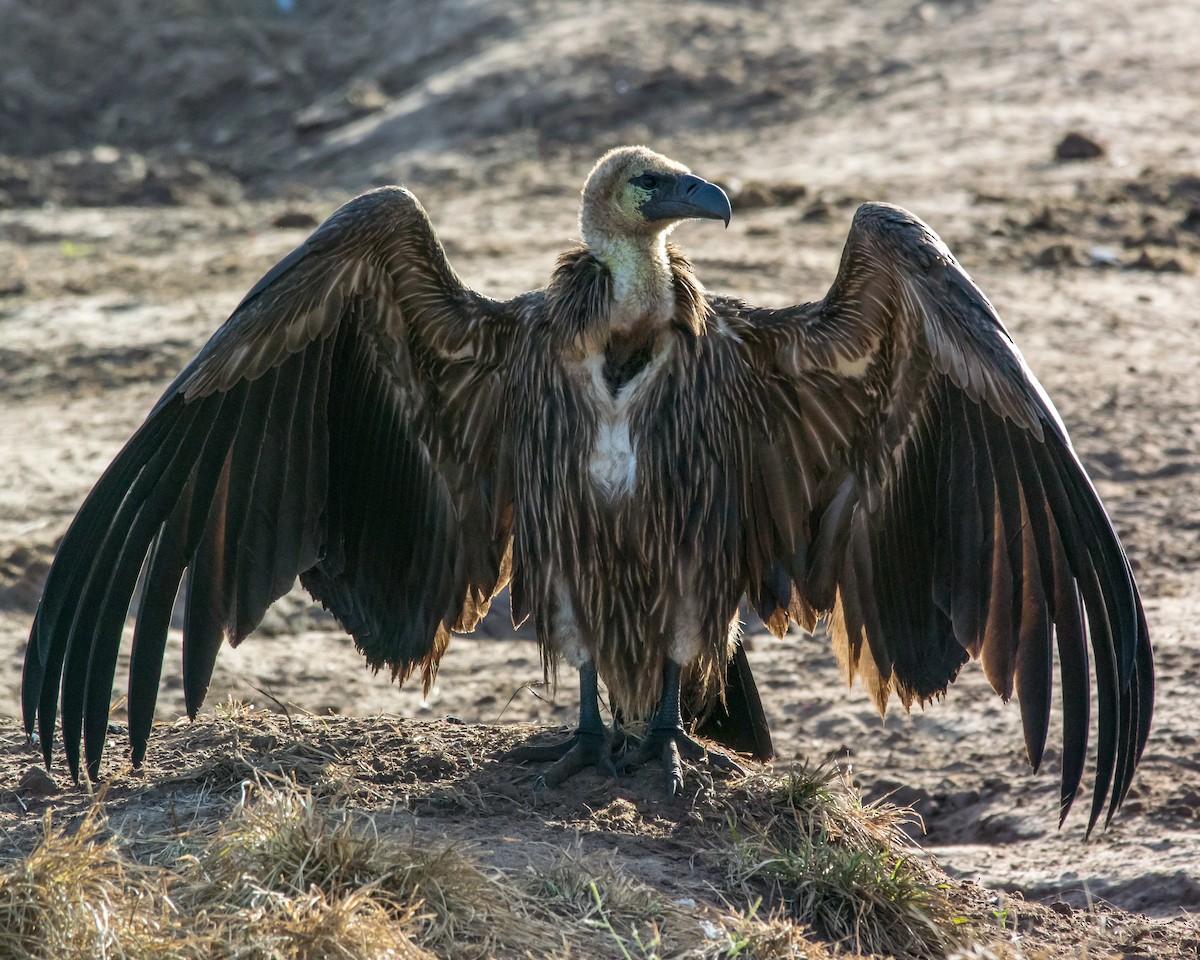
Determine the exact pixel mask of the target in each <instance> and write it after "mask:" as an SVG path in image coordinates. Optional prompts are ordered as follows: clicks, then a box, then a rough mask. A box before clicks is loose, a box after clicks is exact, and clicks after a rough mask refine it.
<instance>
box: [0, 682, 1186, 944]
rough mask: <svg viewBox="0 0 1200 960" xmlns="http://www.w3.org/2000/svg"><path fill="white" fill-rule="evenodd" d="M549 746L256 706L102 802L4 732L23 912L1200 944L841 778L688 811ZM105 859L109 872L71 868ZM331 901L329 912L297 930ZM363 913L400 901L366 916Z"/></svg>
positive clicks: (210, 933)
mask: <svg viewBox="0 0 1200 960" xmlns="http://www.w3.org/2000/svg"><path fill="white" fill-rule="evenodd" d="M113 733H114V734H115V735H116V736H117V737H119V735H120V728H119V727H116V728H114V730H113ZM528 733H529V728H528V727H501V726H487V727H474V726H470V725H463V724H457V723H445V722H440V723H436V722H435V723H430V722H414V721H396V720H382V719H355V718H329V719H316V718H309V717H296V718H291V717H289V718H286V719H285V718H283V717H279V716H274V715H269V714H261V713H252V712H250V711H248V710H246V709H245V708H243V707H239V706H236V705H231V706H229V707H228V708H227V710H226V711H225V712H224V713H223V714H222V715H220V716H219V717H218V718H217V719H215V720H207V721H204V722H201V723H197V724H194V725H193V724H175V725H172V726H169V727H168V726H162V727H160V728H159V729H158V730H157V731H156V737H155V748H154V751H153V753H152V757H151V759H150V762H149V764H148V766H147V767H146V768H145V769H143V770H141V771H125V772H120V773H117V774H115V775H114V776H112V777H111V778H110V779H109V780H108V781H107V782H106V783H105V784H104V785H103V787H102V788H101V789H100V792H99V794H98V795H97V796H96V797H95V798H93V797H92V796H89V795H88V794H87V793H85V792H84V791H82V790H79V789H77V788H74V787H72V786H69V785H66V784H62V783H56V782H54V781H53V780H50V779H49V778H47V777H45V776H44V775H40V774H39V775H37V776H33V775H26V776H24V777H22V776H21V775H20V771H21V770H23V769H24V770H34V771H36V770H37V768H36V767H32V766H31V764H33V763H35V758H34V755H33V750H31V748H30V747H28V746H27V745H25V744H23V743H22V742H21V741H22V737H21V736H20V734H18V733H17V732H16V731H15V730H14V729H13V725H12V724H11V723H2V724H0V775H2V776H3V782H5V783H11V784H14V785H17V784H18V783H19V786H16V788H15V789H11V790H7V791H5V792H4V793H3V794H0V816H3V817H4V820H5V830H6V835H7V836H8V837H9V841H10V847H11V851H10V855H9V856H10V857H12V856H13V855H15V856H16V857H17V858H21V857H25V856H28V855H30V854H32V856H30V859H29V860H27V861H22V860H21V859H17V860H16V862H15V863H13V864H11V865H9V866H7V867H0V921H3V920H4V919H5V918H8V919H12V918H13V917H21V916H28V915H29V914H30V913H33V912H34V911H37V913H36V915H37V916H38V917H39V919H40V923H41V931H42V932H41V935H40V938H39V942H38V943H37V944H36V945H35V947H34V950H33V955H35V956H41V955H43V954H41V953H39V952H38V951H39V950H45V949H46V946H45V945H46V944H47V943H57V942H59V941H58V939H56V938H61V939H62V941H63V942H64V943H67V944H69V943H70V942H71V936H70V935H71V934H74V936H75V937H78V936H81V935H84V934H85V932H86V931H92V935H93V936H94V935H95V931H96V929H97V927H98V926H99V929H100V930H101V931H102V932H103V933H104V934H106V935H107V936H108V938H109V939H110V940H112V941H115V942H118V943H122V944H123V945H124V946H125V947H126V949H129V948H130V947H131V945H134V944H137V943H140V942H142V939H141V938H145V939H146V940H149V941H151V942H153V943H156V944H158V949H161V947H162V944H163V943H164V942H171V943H174V950H173V951H172V953H173V955H179V956H187V957H191V956H205V957H208V956H226V955H231V956H232V955H240V954H236V953H235V952H234V951H233V950H232V949H231V942H236V941H237V940H238V939H239V938H240V937H241V936H242V934H241V933H239V932H238V931H239V930H240V929H244V925H245V924H246V922H247V921H248V919H249V917H250V915H251V914H250V911H251V910H253V911H255V912H254V913H253V916H254V918H255V919H254V921H253V922H254V924H255V927H256V928H261V929H262V931H263V934H262V935H263V937H264V940H263V942H262V944H261V945H260V950H261V951H263V952H262V953H261V954H256V955H264V956H271V957H274V956H277V955H279V956H282V955H292V954H290V953H288V949H289V947H290V949H292V950H293V951H294V950H295V949H297V948H298V946H299V945H301V944H304V943H309V944H310V945H311V943H312V939H313V938H314V937H315V936H316V935H317V934H318V933H319V932H320V931H321V930H328V929H329V926H330V925H331V924H332V922H333V921H334V920H335V919H337V918H339V917H340V918H341V923H343V924H345V929H344V931H343V933H342V935H341V937H340V940H339V949H340V951H343V955H345V956H348V957H360V956H376V955H378V951H380V950H381V947H379V946H378V945H376V946H374V947H372V938H381V937H384V935H385V934H384V932H383V931H381V930H380V929H378V928H376V927H374V926H370V925H367V924H365V918H366V917H368V916H369V917H376V916H386V917H390V918H391V931H392V932H391V934H390V936H392V937H399V938H400V940H401V941H402V943H403V945H405V952H403V954H402V955H405V956H408V955H410V953H409V951H411V950H412V949H413V945H415V946H416V947H417V948H419V949H420V950H428V951H430V952H431V953H432V954H436V955H439V956H451V957H475V956H495V957H501V958H505V957H518V956H528V955H529V954H528V952H527V951H529V950H533V951H535V952H536V953H537V954H538V955H542V956H563V957H566V956H589V957H613V958H619V957H626V958H627V957H629V956H631V955H635V954H636V955H645V956H663V957H667V956H669V957H690V958H695V960H704V958H712V960H717V958H722V957H734V956H741V957H759V958H776V957H778V958H783V957H790V956H796V955H797V953H798V952H799V953H802V954H803V955H804V956H809V957H816V958H823V957H827V956H832V955H837V956H845V957H855V956H859V955H861V954H870V955H880V954H885V955H896V956H906V957H914V958H915V957H942V956H946V955H948V954H949V953H950V952H952V951H954V950H955V949H959V950H965V951H966V954H967V955H969V956H974V957H980V958H987V957H997V958H998V957H1013V956H1022V955H1036V956H1040V957H1076V956H1078V955H1079V949H1080V947H1081V945H1082V946H1084V947H1087V946H1091V945H1096V946H1099V945H1100V944H1103V945H1104V947H1105V948H1116V949H1120V950H1121V951H1122V952H1123V953H1125V954H1126V955H1130V954H1131V952H1134V951H1136V952H1139V953H1140V952H1141V951H1144V950H1146V949H1153V950H1154V952H1155V953H1156V954H1157V955H1159V956H1162V957H1164V958H1174V957H1184V956H1188V955H1189V951H1191V950H1194V949H1195V947H1196V945H1197V943H1198V942H1200V941H1197V934H1198V933H1200V931H1198V930H1197V928H1196V926H1195V925H1194V924H1193V923H1190V922H1187V921H1180V920H1175V921H1147V920H1144V919H1141V918H1137V917H1134V916H1131V915H1129V914H1126V913H1122V912H1121V911H1118V910H1113V909H1110V908H1107V907H1105V906H1102V905H1098V904H1091V905H1088V906H1087V907H1086V908H1085V909H1078V910H1077V909H1074V908H1072V907H1071V906H1069V905H1067V904H1065V903H1062V902H1056V903H1055V904H1054V905H1053V906H1052V907H1045V906H1039V905H1037V904H1031V903H1027V902H1025V901H1024V900H1023V899H1022V898H1021V897H1019V896H1003V895H1000V896H998V895H996V894H993V893H990V892H989V891H986V890H983V889H981V888H979V887H977V886H976V885H974V884H972V883H962V882H959V881H956V880H953V879H951V878H950V877H947V876H946V875H945V874H942V873H941V872H940V871H939V870H938V869H937V867H936V865H934V864H933V863H931V862H929V861H928V860H927V859H926V858H924V857H923V856H922V855H921V854H920V852H919V851H918V850H917V848H915V847H914V846H912V845H911V844H910V843H909V842H908V841H906V840H905V838H904V836H903V834H901V833H900V832H899V830H898V827H899V826H900V824H901V823H902V821H903V819H904V814H903V813H902V812H900V811H897V810H896V809H895V808H893V807H891V806H890V805H888V804H877V805H871V806H866V807H864V806H863V805H862V803H861V800H860V799H859V797H858V795H857V794H856V792H855V791H854V790H853V789H851V788H849V787H848V786H847V783H846V781H845V779H844V777H843V776H842V775H841V774H840V773H839V772H838V770H837V769H836V768H835V767H824V768H821V769H816V770H813V769H805V768H798V769H794V770H791V771H789V772H783V773H775V774H763V773H760V772H754V771H752V772H751V773H750V774H749V775H746V776H744V777H736V778H734V779H733V780H730V781H725V780H722V779H719V778H718V779H717V780H715V781H714V780H713V779H712V778H710V777H709V776H708V775H707V774H706V773H705V772H703V771H702V770H696V769H692V770H689V773H688V782H687V784H686V791H685V792H686V795H685V796H684V797H679V798H675V799H669V798H667V797H666V796H665V795H664V793H663V784H662V782H661V780H662V777H661V771H656V770H654V769H648V770H643V771H640V772H638V773H637V774H635V775H634V776H631V777H626V778H623V779H622V780H620V781H612V780H610V779H608V778H607V777H604V776H601V775H599V774H597V773H594V772H585V773H582V774H580V775H579V776H578V777H576V778H575V779H574V780H572V781H570V782H569V783H568V785H566V786H565V787H564V788H561V789H556V790H549V791H535V789H534V787H533V785H532V782H533V778H534V775H535V773H536V771H531V770H528V769H525V768H522V767H519V766H516V765H514V764H513V763H511V762H510V761H508V760H506V759H505V758H504V752H505V751H506V750H507V749H509V748H510V747H511V746H512V745H513V744H514V743H517V742H520V741H521V740H522V739H523V738H525V737H526V736H527V735H528ZM51 807H53V809H54V823H55V825H56V829H54V830H52V831H51V832H50V833H49V835H48V836H45V839H43V836H44V833H43V819H42V813H43V811H45V810H46V809H49V808H51ZM185 811H186V813H184V812H185ZM76 830H79V831H80V834H79V836H81V837H83V839H84V841H85V842H80V841H72V840H71V835H72V834H73V833H75V832H76ZM81 862H87V863H90V864H91V865H92V869H91V870H90V871H88V872H90V873H91V875H92V879H91V880H89V879H88V878H87V877H86V876H81V875H80V873H79V871H78V869H73V868H72V867H71V864H72V863H74V864H75V865H76V868H77V867H78V865H79V864H80V863H81ZM105 876H107V877H110V878H111V884H110V885H106V883H105V882H104V881H103V879H101V878H102V877H105ZM75 886H78V887H79V888H80V894H79V896H80V897H81V898H82V899H83V900H85V901H86V902H88V903H91V902H94V901H104V902H108V903H109V905H110V907H112V909H110V910H109V911H107V912H101V911H85V912H83V913H82V914H80V915H76V914H74V913H72V911H71V909H70V908H69V906H68V907H55V906H54V905H55V904H56V903H59V902H60V901H62V900H63V899H64V898H62V897H57V898H55V897H54V896H53V895H52V893H53V892H54V891H53V890H51V888H52V887H53V888H56V889H57V890H61V889H66V888H73V887H75ZM314 890H315V891H316V892H317V893H319V894H320V897H321V902H320V904H318V905H317V906H319V907H320V911H319V912H318V915H317V916H318V917H325V918H326V922H325V923H324V924H321V923H313V922H308V923H298V922H296V921H297V920H298V919H299V918H301V917H304V916H306V915H307V914H308V912H309V911H311V910H312V909H314V905H313V904H311V902H310V901H309V899H307V898H311V895H312V893H313V891H314ZM164 891H165V892H166V894H167V895H169V896H170V897H171V899H172V901H173V903H174V908H173V909H172V910H171V911H170V914H171V915H176V916H178V918H179V919H177V920H175V921H170V920H166V921H164V922H159V923H157V924H154V925H153V926H151V927H150V928H149V929H148V930H143V929H141V928H139V927H138V925H137V924H136V923H135V922H132V921H131V920H129V919H128V918H130V917H136V916H138V915H143V916H154V915H156V914H157V913H159V911H158V909H157V907H158V905H159V898H161V897H162V896H163V895H164ZM363 897H366V898H369V902H368V904H367V906H371V907H375V908H377V910H376V911H365V912H364V911H362V910H354V909H347V905H348V904H358V905H359V906H360V907H361V906H362V904H361V899H362V898H363ZM353 898H359V899H358V900H354V899H353ZM66 899H68V900H69V899H70V898H66ZM126 899H128V900H130V901H136V902H138V903H139V904H140V906H139V908H138V909H137V910H133V909H129V908H128V906H129V905H128V904H126V903H125V902H124V901H125V900H126ZM147 907H150V908H151V909H149V910H147ZM343 911H344V912H346V913H349V914H350V916H349V917H345V916H341V914H342V913H343ZM104 916H110V917H111V919H103V917H104ZM121 918H126V919H121ZM285 918H286V919H288V920H289V922H287V923H285V922H283V921H284V920H285ZM0 925H2V924H0ZM19 929H20V928H19V927H10V930H12V933H10V934H9V935H12V936H15V935H17V934H18V933H19ZM367 931H370V934H371V936H370V937H367V935H366V934H367ZM150 933H153V934H154V936H153V937H151V936H149V934H150ZM4 935H5V934H2V933H0V938H2V937H3V936H4ZM7 942H9V941H5V940H3V939H0V946H2V945H4V944H5V943H7ZM393 948H397V945H393ZM226 951H228V952H226ZM271 951H277V952H271ZM631 951H633V952H631ZM315 954H316V955H320V951H316V952H315ZM128 955H133V956H141V955H142V954H141V953H139V952H137V951H136V950H134V951H133V952H132V953H131V954H128ZM412 955H417V954H412ZM419 955H421V956H424V955H425V954H419Z"/></svg>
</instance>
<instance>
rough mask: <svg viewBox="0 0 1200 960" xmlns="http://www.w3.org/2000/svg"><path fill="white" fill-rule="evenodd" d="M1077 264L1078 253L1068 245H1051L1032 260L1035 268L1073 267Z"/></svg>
mask: <svg viewBox="0 0 1200 960" xmlns="http://www.w3.org/2000/svg"><path fill="white" fill-rule="evenodd" d="M1078 263H1079V253H1078V251H1076V249H1075V247H1074V246H1072V245H1071V244H1069V243H1052V244H1050V246H1048V247H1046V248H1045V249H1043V250H1042V251H1041V252H1040V253H1038V254H1036V255H1035V256H1034V258H1033V265H1034V266H1035V267H1073V266H1076V265H1078Z"/></svg>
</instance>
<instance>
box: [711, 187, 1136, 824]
mask: <svg viewBox="0 0 1200 960" xmlns="http://www.w3.org/2000/svg"><path fill="white" fill-rule="evenodd" d="M718 313H719V314H720V316H721V318H723V321H724V329H725V330H727V331H728V333H729V334H730V337H731V338H736V340H737V342H738V343H739V349H741V350H742V351H743V355H745V356H746V357H747V358H748V359H750V360H751V361H752V362H753V363H754V364H755V365H756V366H758V367H759V368H760V371H761V380H762V384H763V389H762V391H761V393H762V395H763V396H764V397H766V398H767V399H766V401H764V402H765V404H766V407H767V409H766V414H765V417H764V421H765V424H766V428H765V429H766V430H767V431H768V435H766V436H765V437H764V439H763V440H762V441H761V443H760V449H758V450H756V451H755V452H754V454H753V456H754V457H755V458H756V460H755V461H753V462H755V463H756V464H757V466H756V468H755V474H754V475H753V476H752V477H750V478H749V479H750V484H751V496H750V497H749V498H748V502H749V503H750V505H751V507H752V508H753V507H754V505H755V504H761V507H759V508H757V509H756V510H755V511H754V513H753V515H752V516H751V517H750V518H749V519H748V520H747V521H746V523H745V526H746V527H747V529H750V530H752V531H756V536H754V537H751V538H749V540H748V542H749V544H750V552H751V555H750V556H749V557H748V563H747V568H748V570H749V580H750V583H749V590H750V593H751V596H752V597H753V598H754V599H755V600H757V601H758V605H759V609H760V611H761V612H762V614H763V616H764V619H765V620H766V621H767V622H768V623H769V624H774V625H775V627H776V628H777V629H778V627H779V626H780V624H781V622H782V623H786V620H785V619H784V618H785V617H790V618H792V619H797V620H800V621H801V622H802V623H803V622H804V621H805V620H807V619H810V618H811V617H812V615H813V613H814V612H815V611H822V612H828V613H830V614H831V615H832V616H831V625H832V628H833V633H834V639H835V645H836V646H837V647H838V653H839V656H840V658H841V659H842V661H843V662H844V663H845V665H846V666H847V667H848V669H849V670H850V672H851V675H853V673H854V672H855V671H858V672H860V673H862V674H864V675H865V676H866V678H867V680H868V683H869V684H870V685H871V686H872V687H873V690H874V693H875V695H876V697H877V698H878V700H879V703H880V707H881V708H882V706H883V704H884V702H886V699H887V696H888V694H889V692H895V693H897V694H899V695H900V697H901V698H902V699H903V700H904V702H905V704H906V705H907V704H909V703H911V702H913V701H920V702H924V701H926V700H928V699H929V698H931V697H934V696H937V695H938V694H940V693H942V692H943V691H944V690H945V689H946V686H947V684H948V683H949V682H950V681H952V680H953V679H954V677H955V675H956V674H957V673H958V670H959V668H960V666H961V665H962V664H963V663H964V662H965V661H966V660H967V658H968V656H974V657H978V658H979V659H980V660H981V661H982V664H983V668H984V672H985V673H986V675H987V677H988V680H989V681H990V682H991V684H992V686H993V687H994V688H995V690H996V692H997V693H999V694H1000V695H1001V696H1003V697H1004V698H1006V699H1007V698H1008V697H1010V696H1012V695H1014V694H1015V695H1016V696H1017V697H1018V699H1019V700H1020V704H1021V715H1022V720H1023V723H1024V731H1025V741H1026V747H1027V751H1028V755H1029V759H1030V761H1031V762H1032V763H1033V765H1034V767H1037V765H1038V764H1039V762H1040V760H1041V757H1042V751H1043V748H1044V745H1045V742H1046V737H1047V730H1048V726H1049V721H1050V700H1051V696H1050V694H1051V686H1052V677H1053V644H1052V640H1053V638H1055V637H1056V638H1057V646H1058V660H1059V670H1060V677H1061V695H1062V710H1063V738H1064V745H1063V770H1062V795H1061V800H1062V806H1061V813H1062V816H1064V817H1065V816H1066V812H1067V810H1068V809H1069V807H1070V805H1071V802H1072V800H1073V799H1074V798H1075V795H1076V793H1077V792H1078V790H1079V784H1080V780H1081V777H1082V775H1083V769H1084V763H1085V759H1086V755H1087V744H1088V730H1089V726H1090V722H1089V719H1090V699H1091V695H1092V691H1091V689H1090V684H1089V682H1088V680H1089V662H1088V660H1089V658H1088V642H1087V640H1088V638H1089V636H1090V640H1091V644H1090V646H1091V650H1092V654H1093V657H1094V663H1093V672H1094V677H1095V686H1096V694H1097V703H1098V706H1099V722H1098V746H1097V756H1096V783H1095V792H1094V794H1093V802H1092V810H1091V820H1090V824H1089V829H1090V828H1091V826H1093V825H1094V824H1095V823H1096V820H1097V818H1098V817H1099V815H1100V813H1101V811H1102V809H1103V808H1104V806H1105V802H1106V800H1107V801H1108V809H1109V816H1110V817H1111V816H1112V814H1113V812H1115V810H1116V809H1117V807H1119V806H1120V803H1121V800H1122V799H1123V798H1124V796H1125V793H1126V791H1127V790H1128V788H1129V783H1130V780H1131V778H1132V776H1133V770H1134V767H1135V766H1136V765H1137V761H1138V758H1139V757H1140V756H1141V752H1142V749H1143V747H1144V746H1145V743H1146V737H1147V734H1148V732H1149V728H1150V716H1151V709H1152V706H1153V700H1154V677H1153V657H1152V655H1151V649H1150V642H1149V638H1148V635H1147V630H1146V621H1145V615H1144V614H1143V611H1142V604H1141V600H1140V598H1139V596H1138V592H1137V587H1136V585H1135V584H1134V580H1133V574H1132V572H1131V570H1130V566H1129V561H1128V560H1127V559H1126V556H1125V552H1124V550H1123V549H1122V548H1121V544H1120V542H1119V541H1118V539H1117V535H1116V533H1115V532H1114V530H1113V528H1112V525H1111V523H1110V522H1109V519H1108V516H1107V515H1106V514H1105V512H1104V508H1103V506H1101V503H1100V500H1099V498H1098V496H1097V495H1096V491H1095V490H1094V489H1093V487H1092V485H1091V483H1090V481H1089V480H1088V477H1087V475H1086V474H1085V473H1084V470H1083V467H1082V465H1081V464H1080V463H1079V460H1078V458H1077V457H1076V455H1075V452H1074V450H1073V449H1072V448H1071V444H1070V442H1069V440H1068V439H1067V434H1066V430H1065V429H1064V427H1063V425H1062V421H1061V420H1060V419H1059V416H1058V414H1057V412H1056V411H1055V409H1054V407H1053V405H1052V404H1051V403H1050V400H1049V398H1048V397H1047V396H1046V395H1045V392H1044V391H1043V390H1042V388H1041V386H1040V385H1039V384H1038V382H1037V380H1036V379H1035V378H1034V376H1033V374H1032V373H1031V372H1030V371H1029V368H1028V367H1027V366H1026V364H1025V361H1024V359H1023V358H1022V357H1021V354H1020V352H1019V351H1018V350H1017V348H1016V347H1015V345H1014V344H1013V342H1012V340H1011V338H1010V337H1009V334H1008V331H1007V330H1005V328H1004V325H1003V324H1002V323H1001V322H1000V319H999V317H998V316H997V315H996V313H995V311H994V310H993V309H992V305H991V304H990V303H989V302H988V300H987V298H986V297H985V296H984V295H983V293H982V292H981V291H980V290H979V288H978V287H977V286H976V285H975V284H974V283H973V282H972V280H971V278H970V277H969V276H967V274H966V272H965V271H964V270H963V269H962V268H961V267H960V266H959V265H958V263H957V262H956V261H955V259H954V257H953V256H952V255H951V254H950V251H949V250H948V249H947V248H946V246H945V244H943V243H942V241H941V240H940V239H938V237H937V236H936V234H934V233H933V231H932V230H930V229H929V227H927V226H926V225H925V224H924V223H922V222H921V221H920V220H919V219H917V218H916V217H914V216H912V215H911V214H909V213H907V212H906V211H904V210H901V209H900V208H898V207H892V206H888V205H886V204H865V205H864V206H862V207H861V208H860V209H859V211H858V213H857V215H856V216H855V218H854V224H853V226H852V227H851V230H850V236H849V238H848V239H847V241H846V247H845V252H844V253H843V255H842V263H841V268H840V269H839V271H838V276H837V279H836V280H835V282H834V284H833V287H832V288H831V289H830V291H829V294H828V295H827V296H826V297H825V299H824V300H822V301H819V302H817V303H812V304H807V305H804V306H799V307H790V308H786V309H782V310H758V311H753V310H748V309H747V308H745V307H744V306H741V305H737V304H733V303H728V304H725V305H724V306H723V307H722V305H720V304H718ZM758 429H760V431H761V430H762V429H764V428H758ZM806 438H807V439H806ZM760 571H761V572H760ZM1110 788H1111V790H1110Z"/></svg>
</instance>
